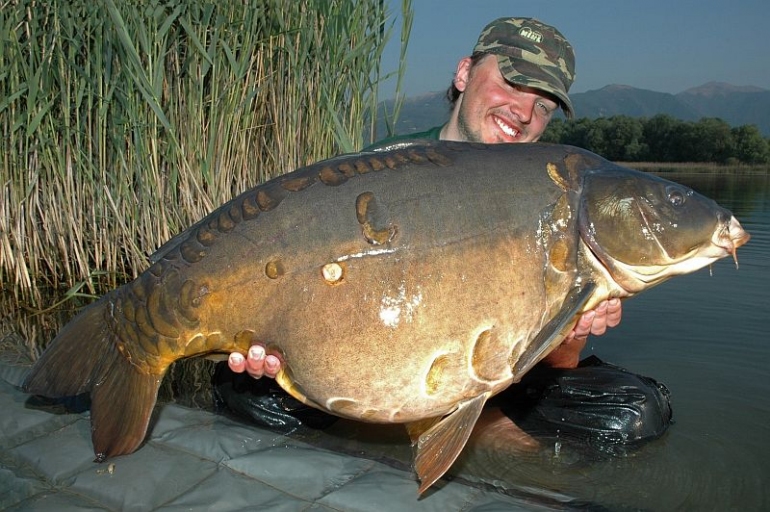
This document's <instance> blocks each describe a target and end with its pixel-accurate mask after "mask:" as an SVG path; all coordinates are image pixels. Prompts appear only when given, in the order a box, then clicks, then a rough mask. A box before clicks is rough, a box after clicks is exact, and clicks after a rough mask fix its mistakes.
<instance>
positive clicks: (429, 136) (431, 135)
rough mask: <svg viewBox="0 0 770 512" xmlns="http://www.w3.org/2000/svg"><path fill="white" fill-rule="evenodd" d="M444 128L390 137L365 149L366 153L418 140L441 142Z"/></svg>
mask: <svg viewBox="0 0 770 512" xmlns="http://www.w3.org/2000/svg"><path fill="white" fill-rule="evenodd" d="M443 127H444V125H441V126H435V127H433V128H431V129H430V130H427V131H424V132H418V133H409V134H406V135H394V136H393V137H388V138H387V139H383V140H381V141H378V142H375V143H374V144H372V145H371V146H367V147H365V148H364V151H382V150H384V149H387V148H389V147H391V146H394V145H397V144H399V143H401V142H410V141H413V140H417V139H426V140H439V138H440V135H441V129H442V128H443Z"/></svg>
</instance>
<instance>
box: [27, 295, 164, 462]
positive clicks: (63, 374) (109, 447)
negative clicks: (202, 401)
mask: <svg viewBox="0 0 770 512" xmlns="http://www.w3.org/2000/svg"><path fill="white" fill-rule="evenodd" d="M111 307H112V302H111V300H110V296H109V295H108V296H105V297H102V299H101V300H99V301H97V302H95V303H94V304H91V305H90V306H88V307H87V308H86V309H84V310H83V311H82V312H81V313H80V315H78V316H77V317H76V318H75V319H73V320H72V321H70V322H69V323H68V324H67V325H66V326H65V327H64V328H63V329H62V330H61V332H60V333H59V334H58V336H56V338H55V339H54V340H53V341H52V342H51V343H50V344H49V346H48V348H46V350H45V352H43V355H42V356H40V359H38V361H37V362H36V363H35V365H34V366H33V367H32V370H31V371H30V373H29V374H28V375H27V377H26V379H25V380H24V383H23V384H22V387H23V389H24V391H26V392H28V393H32V394H36V395H42V396H47V397H52V398H55V397H64V396H75V395H79V394H82V393H86V392H88V393H90V395H91V439H92V441H93V444H94V453H95V454H96V460H97V461H99V462H101V461H103V460H105V459H107V458H108V457H112V456H115V455H121V454H125V453H131V452H133V451H134V450H136V449H137V448H138V447H139V445H140V444H141V443H142V441H143V440H144V437H145V435H146V433H147V426H148V424H149V422H150V416H151V415H152V410H153V408H154V407H155V402H156V401H157V395H158V388H159V387H160V383H161V381H162V380H163V374H164V373H165V371H163V372H162V373H160V374H148V373H143V372H140V370H139V369H138V368H137V367H135V366H134V365H132V364H131V363H130V362H129V360H128V359H126V357H124V356H123V354H121V352H120V351H119V350H118V342H119V340H118V339H117V337H116V335H115V334H114V333H113V332H112V331H111V330H110V329H109V327H108V325H109V323H110V322H109V320H110V319H109V318H108V316H109V308H111Z"/></svg>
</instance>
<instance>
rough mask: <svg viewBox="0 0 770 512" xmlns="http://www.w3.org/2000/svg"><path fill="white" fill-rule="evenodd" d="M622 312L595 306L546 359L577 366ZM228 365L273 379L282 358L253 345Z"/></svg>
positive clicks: (616, 305) (609, 305) (613, 304)
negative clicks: (589, 341)
mask: <svg viewBox="0 0 770 512" xmlns="http://www.w3.org/2000/svg"><path fill="white" fill-rule="evenodd" d="M621 314H622V310H621V305H620V299H610V300H605V301H604V302H601V303H600V304H599V305H598V306H596V309H594V310H591V311H586V312H585V313H583V315H582V316H581V317H580V320H578V323H577V324H576V325H575V328H574V329H573V330H572V332H570V333H569V334H568V335H567V337H566V338H565V339H564V341H563V342H562V344H561V345H559V346H558V347H557V348H556V350H554V351H553V352H551V353H550V354H548V356H547V357H546V358H545V359H543V362H544V363H545V364H547V365H548V366H551V367H553V368H576V367H577V365H578V362H579V361H580V351H582V350H583V347H585V345H586V340H587V339H588V335H589V334H594V335H597V336H599V335H601V334H604V333H605V332H606V331H607V328H608V327H615V326H616V325H618V324H619V323H620V317H621ZM227 364H228V366H229V367H230V369H231V370H232V371H234V372H235V373H243V372H247V373H248V374H249V375H251V376H252V377H254V378H255V379H259V378H262V377H270V378H273V379H274V378H275V376H276V375H278V372H279V371H280V370H281V360H280V359H279V358H278V357H277V356H274V355H271V354H266V353H265V348H264V347H263V346H262V345H252V346H251V348H249V353H248V354H247V355H246V357H244V356H243V354H241V353H240V352H233V353H232V354H230V357H229V358H228V360H227Z"/></svg>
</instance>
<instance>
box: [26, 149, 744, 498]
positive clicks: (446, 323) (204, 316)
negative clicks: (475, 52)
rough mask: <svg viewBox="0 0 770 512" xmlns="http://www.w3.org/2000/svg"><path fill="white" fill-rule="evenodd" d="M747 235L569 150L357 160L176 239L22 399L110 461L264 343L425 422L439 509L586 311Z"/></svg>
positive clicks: (420, 452)
mask: <svg viewBox="0 0 770 512" xmlns="http://www.w3.org/2000/svg"><path fill="white" fill-rule="evenodd" d="M748 238H749V235H748V234H747V233H746V232H745V231H744V230H743V229H742V228H741V226H740V224H739V223H738V221H737V220H736V219H735V218H734V217H733V215H732V214H731V213H730V212H729V211H727V210H725V209H723V208H721V207H719V206H718V205H717V204H716V203H715V202H713V201H712V200H710V199H708V198H705V197H703V196H701V195H698V194H697V193H695V192H693V191H692V190H690V189H688V188H686V187H684V186H681V185H678V184H675V183H672V182H670V181H666V180H664V179H661V178H657V177H654V176H651V175H648V174H644V173H641V172H637V171H633V170H630V169H625V168H622V167H618V166H616V165H614V164H612V163H610V162H608V161H606V160H604V159H602V158H600V157H598V156H597V155H594V154H592V153H589V152H587V151H583V150H580V149H577V148H573V147H569V146H558V145H544V144H525V145H522V144H512V145H479V144H468V143H452V142H434V143H425V144H412V145H406V146H405V147H402V148H399V149H395V150H391V151H387V152H376V153H362V154H356V155H348V156H343V157H338V158H334V159H331V160H327V161H323V162H320V163H317V164H315V165H311V166H309V167H305V168H303V169H300V170H297V171H295V172H292V173H289V174H286V175H283V176H281V177H278V178H276V179H274V180H271V181H269V182H267V183H265V184H263V185H260V186H258V187H256V188H254V189H252V190H249V191H248V192H245V193H243V194H242V195H240V196H238V197H236V198H235V199H233V200H232V201H230V202H228V203H226V204H225V205H223V206H222V207H220V208H219V209H217V210H216V211H214V212H212V213H211V214H210V215H208V216H207V217H205V218H204V219H203V220H202V221H200V222H198V223H197V224H195V225H194V226H192V227H191V228H190V229H188V230H187V231H185V232H184V233H182V234H181V235H179V236H177V237H175V238H174V239H172V240H171V241H170V242H169V243H167V244H166V245H165V246H164V247H162V248H161V249H160V250H159V251H158V252H157V253H156V254H155V255H154V257H153V261H154V263H153V264H152V265H151V266H150V267H149V268H148V269H147V270H146V271H145V272H144V273H143V274H141V275H140V276H139V277H138V278H137V279H136V280H134V281H133V282H131V283H128V284H126V285H124V286H122V287H120V288H118V289H116V290H113V291H112V292H110V293H108V294H107V295H105V296H104V297H102V298H101V299H100V300H99V301H97V302H95V303H93V304H92V305H90V306H88V307H87V308H85V309H84V310H83V311H82V312H81V313H80V314H79V315H78V316H77V317H76V318H75V319H74V320H73V321H71V322H70V323H69V324H68V325H66V326H65V327H64V328H63V329H62V331H61V332H60V333H59V334H58V336H57V337H56V338H55V339H54V340H53V341H52V342H51V343H50V346H49V347H48V348H47V350H46V351H45V352H44V353H43V354H42V356H41V357H40V359H39V360H38V361H37V363H36V364H35V366H34V367H33V368H32V370H31V373H30V374H29V376H28V377H27V378H26V381H25V384H24V387H25V389H26V390H27V391H29V392H31V393H35V394H40V395H46V396H68V395H77V394H81V393H86V392H88V393H90V396H91V422H92V439H93V444H94V451H95V453H96V458H97V460H99V461H102V460H104V459H106V458H107V457H111V456H115V455H120V454H125V453H130V452H133V451H134V450H136V449H137V447H138V446H139V445H140V444H141V443H142V441H143V439H144V437H145V435H146V431H147V426H148V421H149V419H150V415H151V412H152V410H153V407H154V405H155V402H156V395H157V390H158V386H159V385H160V383H161V379H162V378H163V375H164V373H165V372H166V370H167V368H168V367H169V365H170V364H171V363H172V362H174V361H175V360H177V359H180V358H184V357H192V356H200V355H205V354H210V353H214V352H222V353H228V352H231V351H240V352H243V353H245V352H246V351H247V349H248V347H249V346H250V345H251V344H252V343H253V342H255V341H257V340H259V341H264V342H267V343H268V352H270V353H275V354H277V355H279V357H280V358H281V359H282V360H283V369H282V371H281V372H280V374H279V375H278V377H277V381H278V383H279V384H280V385H281V386H282V387H283V388H284V389H285V390H286V391H288V392H289V393H291V394H292V395H293V396H294V397H296V398H298V399H299V400H301V401H302V402H304V403H306V404H309V405H312V406H315V407H318V408H319V409H322V410H325V411H328V412H330V413H332V414H336V415H339V416H344V417H347V418H353V419H358V420H362V421H368V422H377V423H406V424H410V433H413V434H415V433H416V435H418V436H419V438H417V440H416V442H415V445H416V455H415V468H416V472H417V476H418V477H419V479H420V480H421V487H420V492H422V491H423V490H425V489H426V488H428V487H429V486H430V485H432V484H433V483H434V482H435V481H436V480H437V479H438V478H439V477H440V476H441V475H442V474H443V473H444V472H445V471H446V470H447V469H448V468H449V467H450V466H451V464H452V463H453V462H454V460H455V458H456V457H457V456H458V454H459V453H460V451H461V450H462V448H463V446H464V445H465V443H466V441H467V439H468V436H469V434H470V432H471V430H472V428H473V425H474V424H475V422H476V420H477V418H478V416H479V414H480V412H481V410H482V407H483V405H484V403H485V402H486V401H487V399H488V398H490V397H491V396H493V395H495V394H496V393H498V392H500V391H502V390H503V389H505V388H506V387H507V386H509V385H510V384H511V383H514V382H517V381H518V380H519V379H521V377H522V376H523V375H524V374H525V373H526V372H527V371H528V370H529V369H530V368H532V366H533V365H534V364H536V363H537V362H538V361H540V360H541V359H542V358H543V357H545V356H546V355H547V354H548V353H549V352H550V351H551V350H552V349H553V348H554V347H556V346H557V345H558V344H559V343H560V342H561V341H562V339H563V338H564V336H565V334H566V333H567V332H569V330H570V329H571V328H572V326H573V325H574V324H575V321H576V318H577V316H576V315H578V314H579V313H581V312H583V311H586V310H588V309H592V308H593V307H594V306H595V305H596V304H597V303H598V302H600V301H602V300H604V299H607V298H608V297H621V298H625V297H630V296H632V295H634V294H636V293H638V292H640V291H642V290H645V289H647V288H649V287H651V286H654V285H656V284H658V283H660V282H662V281H665V280H666V279H668V278H670V277H672V276H675V275H680V274H686V273H688V272H692V271H694V270H696V269H699V268H701V267H703V266H705V265H708V264H710V263H711V262H713V261H715V260H717V259H719V258H722V257H724V256H727V255H730V254H732V255H733V256H734V255H735V250H736V248H737V247H739V246H740V245H742V244H744V243H745V242H746V241H747V240H748ZM420 434H421V435H420Z"/></svg>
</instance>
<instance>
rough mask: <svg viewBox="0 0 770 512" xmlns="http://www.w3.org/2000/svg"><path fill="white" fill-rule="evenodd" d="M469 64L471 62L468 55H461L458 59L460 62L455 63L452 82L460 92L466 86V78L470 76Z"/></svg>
mask: <svg viewBox="0 0 770 512" xmlns="http://www.w3.org/2000/svg"><path fill="white" fill-rule="evenodd" d="M471 65H472V62H471V58H470V57H463V58H462V59H460V62H458V63H457V70H456V71H455V80H454V84H455V87H457V90H458V91H460V92H464V91H465V88H466V87H468V78H470V75H471Z"/></svg>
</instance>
